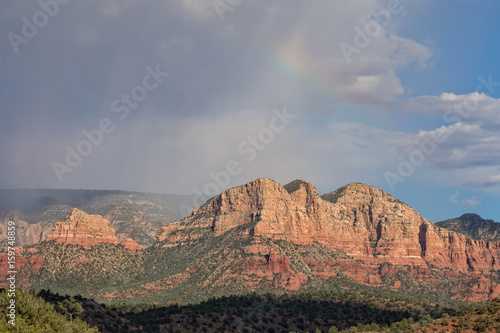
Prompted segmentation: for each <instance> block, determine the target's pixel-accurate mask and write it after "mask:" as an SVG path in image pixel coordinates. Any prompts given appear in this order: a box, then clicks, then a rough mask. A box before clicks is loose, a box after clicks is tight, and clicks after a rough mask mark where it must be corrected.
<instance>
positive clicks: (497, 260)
mask: <svg viewBox="0 0 500 333" xmlns="http://www.w3.org/2000/svg"><path fill="white" fill-rule="evenodd" d="M298 184H299V185H297V186H295V187H294V188H293V190H291V191H290V192H291V193H289V192H288V191H287V190H286V189H285V187H283V186H281V185H279V184H278V183H276V182H274V181H272V180H269V179H257V180H254V181H252V182H249V183H247V184H245V185H242V186H238V187H234V188H231V189H229V190H227V191H225V192H223V193H222V194H220V195H218V196H216V197H214V198H213V199H211V200H209V201H208V202H207V203H206V204H204V205H203V206H201V207H199V208H197V209H196V210H194V211H193V213H192V214H191V215H190V216H189V217H187V218H185V219H183V220H181V221H178V222H174V223H171V224H169V225H168V226H166V227H164V228H162V230H161V231H160V232H159V234H158V236H157V241H158V242H164V243H163V246H174V245H175V244H178V243H185V242H189V241H193V240H196V239H198V238H199V237H201V236H203V235H207V234H212V235H213V236H215V237H217V236H219V235H222V234H223V233H225V232H227V231H228V230H231V229H233V228H235V227H238V226H242V225H245V224H247V225H248V227H247V228H243V229H241V231H240V232H239V237H241V238H250V239H251V240H253V242H254V245H252V246H250V247H247V248H245V250H244V251H245V253H249V254H254V255H255V256H256V257H255V258H259V257H260V258H262V256H264V257H266V256H267V257H266V260H267V262H266V266H265V268H260V269H263V271H262V273H263V274H264V275H266V274H267V273H265V272H267V271H270V272H276V273H278V272H279V273H280V274H281V275H282V277H283V278H285V279H290V282H289V287H290V288H292V289H296V288H300V285H301V283H303V282H305V281H307V277H306V276H305V275H304V276H303V277H302V278H298V274H303V273H304V272H305V271H303V272H294V271H293V270H292V269H290V264H289V261H288V258H286V257H280V256H278V255H277V253H276V252H275V251H274V250H271V251H270V252H269V248H266V247H265V246H261V245H258V243H259V239H260V238H264V239H269V240H274V241H276V240H286V241H288V242H292V243H295V244H304V245H312V244H319V245H321V246H323V247H325V248H328V249H332V250H339V251H341V253H343V254H344V255H345V256H346V257H345V259H335V260H330V261H327V262H314V260H313V261H311V262H309V263H308V264H307V267H309V268H308V269H309V270H310V272H311V274H313V275H315V276H318V277H321V278H324V279H329V278H331V277H335V276H337V275H338V273H339V272H342V274H345V275H346V276H348V277H350V278H352V279H353V280H354V281H357V282H358V283H363V284H368V285H374V286H377V285H380V283H381V282H382V280H381V278H382V277H384V276H385V274H391V275H392V276H393V275H395V274H398V272H401V271H403V272H405V274H410V275H412V276H415V278H416V279H419V281H423V280H426V283H428V284H433V283H437V280H434V278H433V277H432V276H431V274H430V270H429V267H430V266H429V265H433V267H437V268H439V269H445V270H446V272H449V273H446V272H445V271H443V274H448V276H451V275H452V274H458V275H459V276H462V275H464V274H465V275H466V276H469V277H470V272H471V271H476V272H481V273H482V274H486V275H488V274H489V272H490V271H498V270H500V243H498V242H487V241H478V240H472V239H470V238H467V237H465V236H464V235H462V234H458V233H455V232H452V231H449V230H446V229H441V228H439V227H437V226H435V225H434V224H433V223H431V222H429V221H427V220H426V219H424V218H423V217H422V216H420V215H419V214H418V213H417V212H415V211H414V210H413V209H412V208H411V207H410V206H408V205H406V204H404V203H402V202H400V201H399V200H397V199H395V198H394V197H392V196H390V195H389V194H387V193H385V192H384V191H381V190H379V189H377V188H375V187H372V186H369V185H365V184H359V183H352V184H349V185H347V186H345V187H343V188H341V189H339V190H337V191H334V192H332V193H330V194H328V195H325V196H323V197H320V196H319V195H318V193H317V191H316V189H315V188H314V187H313V186H312V185H310V184H308V183H306V182H302V183H300V182H299V183H298ZM289 190H290V188H289ZM327 199H328V200H327ZM266 251H267V252H266ZM273 251H274V252H273ZM260 260H261V259H254V261H253V262H254V264H249V265H253V266H252V270H251V274H255V275H258V274H256V273H255V272H256V271H255V270H256V269H259V268H258V267H261V266H259V265H261V264H259V262H261V261H260ZM354 260H361V262H362V263H357V262H355V261H354ZM316 261H317V260H316ZM249 263H251V261H249ZM344 263H345V264H344ZM385 263H389V264H392V265H394V266H390V267H392V268H387V266H381V265H382V264H385ZM379 267H381V269H379ZM407 267H410V268H409V269H407ZM386 269H390V270H391V273H388V272H387V271H384V270H386ZM247 273H248V272H247ZM248 274H250V273H248ZM251 274H250V275H251ZM450 274H451V275H450ZM460 274H462V275H460ZM246 280H249V281H250V280H251V278H246ZM415 283H416V284H418V283H419V282H415ZM285 284H286V283H285ZM400 286H401V284H400V282H398V283H393V286H392V288H394V289H397V288H400ZM476 289H477V290H476V291H475V294H474V296H471V297H470V298H471V299H485V298H491V297H495V296H498V294H499V292H500V287H498V286H497V285H496V283H494V282H492V281H490V280H489V279H487V278H485V280H484V281H481V282H480V284H478V286H477V287H476ZM487 289H488V290H490V291H492V292H490V293H489V294H488V295H487V293H485V290H487ZM474 297H475V298H474Z"/></svg>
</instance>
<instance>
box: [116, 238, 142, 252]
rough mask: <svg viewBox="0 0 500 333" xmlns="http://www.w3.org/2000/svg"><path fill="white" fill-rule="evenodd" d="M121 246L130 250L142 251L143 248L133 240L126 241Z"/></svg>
mask: <svg viewBox="0 0 500 333" xmlns="http://www.w3.org/2000/svg"><path fill="white" fill-rule="evenodd" d="M120 244H121V245H123V246H125V247H126V248H127V249H129V250H140V249H141V246H140V245H139V243H137V242H136V241H135V240H133V239H131V238H127V239H124V240H122V241H121V242H120Z"/></svg>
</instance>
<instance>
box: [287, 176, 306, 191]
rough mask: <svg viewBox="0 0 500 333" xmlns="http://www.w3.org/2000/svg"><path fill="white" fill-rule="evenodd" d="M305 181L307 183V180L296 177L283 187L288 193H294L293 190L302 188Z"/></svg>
mask: <svg viewBox="0 0 500 333" xmlns="http://www.w3.org/2000/svg"><path fill="white" fill-rule="evenodd" d="M304 183H305V181H303V180H301V179H296V180H294V181H291V182H290V183H288V184H286V185H285V186H283V187H284V188H285V190H286V191H287V192H288V193H293V192H295V191H297V190H298V189H299V188H300V186H301V185H302V184H304Z"/></svg>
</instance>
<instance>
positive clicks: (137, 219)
mask: <svg viewBox="0 0 500 333" xmlns="http://www.w3.org/2000/svg"><path fill="white" fill-rule="evenodd" d="M181 205H188V206H189V205H192V196H190V195H172V194H155V193H139V192H126V191H102V190H53V189H20V190H5V189H0V246H4V245H5V244H6V240H7V222H8V221H9V220H15V221H16V222H17V234H16V236H17V237H16V241H17V245H19V246H28V245H33V244H36V243H39V242H41V241H43V240H45V239H46V238H47V235H48V234H49V232H50V231H51V230H52V228H54V226H55V224H56V222H57V221H59V220H62V219H64V218H66V217H67V215H68V214H69V212H70V211H71V209H72V208H79V209H81V210H83V211H85V212H86V213H89V214H98V215H102V216H104V217H105V218H106V219H107V220H109V221H110V223H111V226H112V227H113V228H114V229H116V236H117V237H118V240H120V241H122V240H125V239H126V238H131V239H133V240H135V241H136V242H138V243H139V244H140V245H142V246H144V247H145V246H150V245H153V244H154V240H155V236H156V234H157V232H158V230H159V229H160V228H161V227H162V226H164V225H166V224H168V223H170V222H173V221H176V220H178V219H181V218H182V217H184V216H185V215H184V214H186V212H183V211H182V209H181Z"/></svg>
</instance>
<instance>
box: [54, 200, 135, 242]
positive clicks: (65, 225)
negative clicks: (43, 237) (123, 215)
mask: <svg viewBox="0 0 500 333" xmlns="http://www.w3.org/2000/svg"><path fill="white" fill-rule="evenodd" d="M51 240H54V241H55V242H56V243H58V244H78V245H82V246H83V247H86V248H89V247H91V246H94V245H99V244H101V243H111V244H115V245H116V244H119V243H120V242H119V241H118V239H117V238H116V234H115V229H113V228H112V227H111V224H110V223H109V221H108V220H106V219H105V218H103V217H102V216H100V215H89V214H87V213H85V212H83V211H81V210H79V209H77V208H73V209H72V210H71V211H70V213H69V214H68V216H67V217H66V218H65V219H64V220H62V221H59V222H57V224H56V226H55V227H54V229H52V231H51V232H50V234H49V235H48V237H47V241H51ZM120 244H122V245H123V246H125V247H126V248H128V249H131V250H139V249H140V248H141V247H140V245H139V244H137V242H135V241H134V240H132V239H130V238H129V239H126V240H124V241H122V242H121V243H120Z"/></svg>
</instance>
